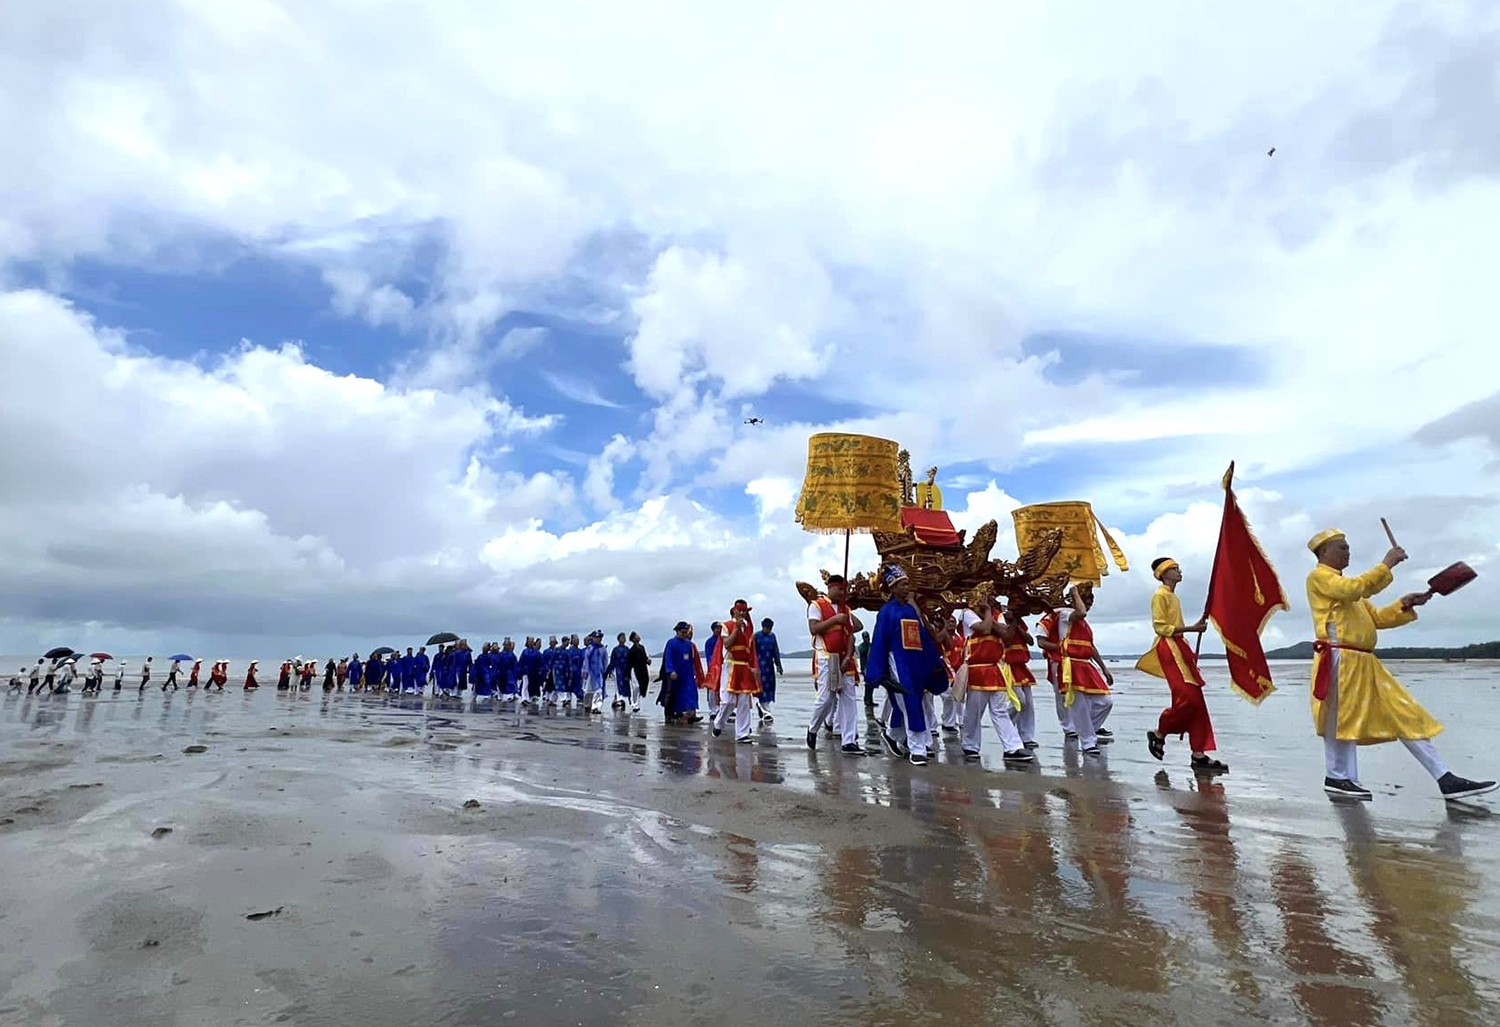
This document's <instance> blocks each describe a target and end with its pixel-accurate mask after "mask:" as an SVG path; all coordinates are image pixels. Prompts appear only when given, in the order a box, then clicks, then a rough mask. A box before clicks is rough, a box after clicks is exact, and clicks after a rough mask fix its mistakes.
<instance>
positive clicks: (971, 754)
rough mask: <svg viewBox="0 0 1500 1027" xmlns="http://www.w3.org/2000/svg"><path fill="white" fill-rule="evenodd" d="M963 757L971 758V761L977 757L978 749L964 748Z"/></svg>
mask: <svg viewBox="0 0 1500 1027" xmlns="http://www.w3.org/2000/svg"><path fill="white" fill-rule="evenodd" d="M964 759H966V760H971V761H972V760H977V759H979V750H978V749H965V750H964Z"/></svg>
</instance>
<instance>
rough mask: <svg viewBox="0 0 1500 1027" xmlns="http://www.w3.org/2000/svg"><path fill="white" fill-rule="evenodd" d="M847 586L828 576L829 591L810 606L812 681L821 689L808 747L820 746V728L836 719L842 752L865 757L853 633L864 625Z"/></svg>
mask: <svg viewBox="0 0 1500 1027" xmlns="http://www.w3.org/2000/svg"><path fill="white" fill-rule="evenodd" d="M848 587H849V586H848V584H847V583H846V582H845V581H844V578H843V577H842V576H841V575H838V574H835V575H833V576H831V577H830V578H829V579H828V592H827V594H826V595H820V596H818V597H817V598H816V599H814V600H813V601H812V602H811V603H809V604H808V606H807V630H808V632H809V633H810V634H811V635H812V642H813V681H814V683H815V684H816V685H817V688H818V698H817V701H816V703H815V704H814V706H813V715H812V723H811V724H810V725H809V726H808V729H807V747H808V748H809V749H816V748H817V747H818V728H819V727H820V726H821V725H822V723H823V721H824V720H825V719H827V720H829V721H830V722H833V721H835V720H836V721H837V726H838V731H839V735H840V739H841V743H842V744H841V746H840V751H841V752H843V753H844V755H846V756H863V755H864V752H865V751H864V748H863V747H862V746H861V745H860V744H859V719H858V714H859V696H858V690H857V682H858V680H859V678H858V672H857V667H858V664H857V662H856V659H855V656H854V636H855V635H856V634H857V633H858V632H860V631H862V630H864V624H862V623H861V622H860V619H859V618H858V617H856V616H854V614H853V613H851V612H850V610H849V607H848V605H847V604H846V603H845V601H844V600H845V597H846V595H847V589H848Z"/></svg>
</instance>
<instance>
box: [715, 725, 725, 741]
mask: <svg viewBox="0 0 1500 1027" xmlns="http://www.w3.org/2000/svg"><path fill="white" fill-rule="evenodd" d="M713 732H714V737H715V738H718V737H719V736H720V735H722V734H723V733H724V729H723V728H721V727H715V728H714V729H713Z"/></svg>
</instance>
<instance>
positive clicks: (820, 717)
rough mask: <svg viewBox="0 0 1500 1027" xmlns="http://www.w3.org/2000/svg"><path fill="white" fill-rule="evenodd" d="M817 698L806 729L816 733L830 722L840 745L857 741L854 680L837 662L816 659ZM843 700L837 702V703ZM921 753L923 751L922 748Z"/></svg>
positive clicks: (857, 724)
mask: <svg viewBox="0 0 1500 1027" xmlns="http://www.w3.org/2000/svg"><path fill="white" fill-rule="evenodd" d="M816 680H817V684H818V699H817V702H816V703H814V705H813V712H812V724H811V725H810V726H809V730H812V731H816V730H818V729H819V728H820V727H822V726H823V721H824V720H828V721H830V722H832V723H833V725H834V727H835V728H836V729H837V730H838V733H839V735H840V736H841V738H842V742H843V744H844V745H855V744H858V742H859V721H858V720H857V719H856V714H857V713H858V710H859V696H858V695H856V694H855V692H856V688H855V684H854V678H853V677H851V676H849V675H847V674H845V673H844V671H843V668H842V667H840V666H839V664H838V660H837V659H836V658H835V659H829V658H828V657H826V656H825V657H823V658H822V659H820V660H818V669H817V679H816ZM841 699H842V700H843V701H842V702H840V701H839V700H841ZM924 751H925V749H924Z"/></svg>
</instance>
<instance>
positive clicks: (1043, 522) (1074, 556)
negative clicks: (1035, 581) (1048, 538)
mask: <svg viewBox="0 0 1500 1027" xmlns="http://www.w3.org/2000/svg"><path fill="white" fill-rule="evenodd" d="M1011 517H1012V518H1013V519H1014V520H1015V522H1016V548H1017V549H1019V550H1020V551H1021V552H1023V553H1024V552H1026V550H1027V549H1029V548H1031V547H1032V546H1033V545H1036V544H1037V543H1038V542H1040V541H1041V539H1042V536H1043V535H1044V534H1045V533H1046V532H1047V531H1048V530H1050V529H1052V528H1057V529H1060V530H1061V531H1062V536H1063V539H1062V548H1061V549H1059V550H1058V551H1057V555H1056V556H1054V557H1053V558H1052V560H1051V562H1050V563H1048V564H1047V568H1046V570H1045V571H1044V572H1043V573H1044V574H1066V575H1067V576H1068V580H1070V581H1087V582H1089V583H1090V584H1093V585H1098V584H1099V583H1100V582H1101V581H1102V580H1103V578H1104V576H1105V575H1106V574H1108V573H1109V564H1108V562H1107V561H1106V560H1105V559H1104V549H1103V548H1102V547H1101V546H1100V545H1099V536H1100V535H1103V536H1104V541H1105V543H1106V544H1107V545H1108V546H1109V552H1110V555H1111V556H1112V557H1114V562H1115V566H1116V567H1118V568H1120V570H1122V571H1124V570H1129V569H1130V565H1129V564H1128V563H1127V562H1126V560H1125V554H1124V552H1122V551H1121V549H1120V547H1119V546H1118V545H1117V544H1116V543H1115V540H1114V539H1113V538H1111V537H1110V534H1109V532H1108V531H1106V530H1105V527H1104V525H1103V524H1101V523H1100V522H1099V518H1098V517H1096V516H1094V510H1093V507H1091V506H1089V504H1087V503H1084V502H1078V501H1072V502H1064V503H1037V504H1034V505H1032V506H1023V507H1021V508H1020V509H1018V510H1014V511H1012V512H1011Z"/></svg>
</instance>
